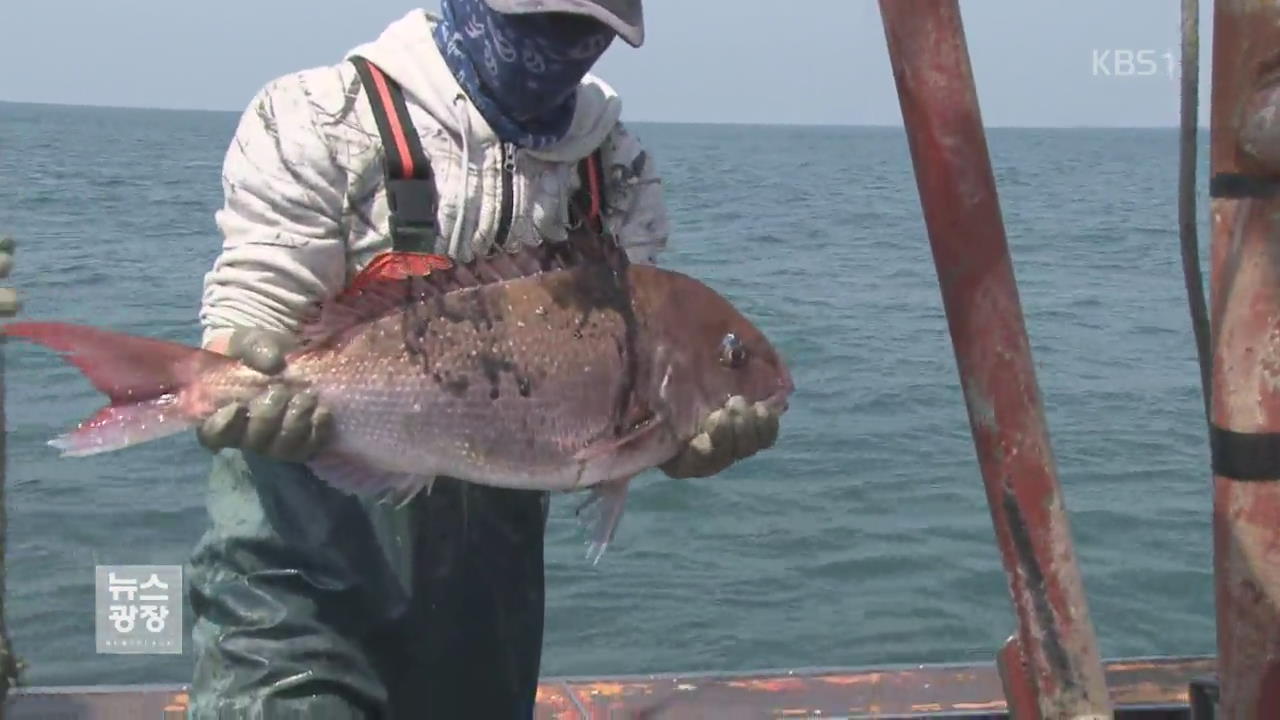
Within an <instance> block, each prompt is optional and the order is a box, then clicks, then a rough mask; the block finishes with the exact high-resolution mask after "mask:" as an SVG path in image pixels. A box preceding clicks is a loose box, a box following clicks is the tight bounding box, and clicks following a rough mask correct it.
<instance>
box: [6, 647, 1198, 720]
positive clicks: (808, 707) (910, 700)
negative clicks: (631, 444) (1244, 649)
mask: <svg viewBox="0 0 1280 720" xmlns="http://www.w3.org/2000/svg"><path fill="white" fill-rule="evenodd" d="M1105 666H1106V674H1107V683H1108V687H1109V689H1110V691H1111V697H1112V700H1113V702H1114V703H1115V708H1116V717H1117V718H1118V719H1119V720H1128V719H1131V720H1139V719H1140V720H1187V719H1188V718H1190V717H1191V713H1190V710H1189V702H1190V700H1189V687H1190V685H1191V683H1192V682H1193V681H1197V680H1202V679H1205V678H1211V677H1212V676H1213V674H1214V660H1213V658H1208V657H1169V658H1134V659H1123V660H1113V661H1110V662H1107V663H1106V664H1105ZM187 699H188V696H187V688H186V687H185V686H181V685H176V686H175V685H164V686H86V687H31V688H24V689H22V690H19V691H16V692H15V693H14V694H13V695H12V696H11V698H10V701H9V703H8V704H7V706H6V708H5V712H4V713H3V714H2V716H3V718H4V720H55V719H56V720H139V719H150V718H155V719H156V720H162V719H163V720H178V719H179V718H185V717H186V708H187ZM1006 716H1007V715H1006V712H1005V701H1004V692H1003V690H1002V689H1001V686H1000V677H999V675H998V674H997V671H996V666H995V664H994V663H991V664H978V665H918V666H898V667H884V668H824V669H806V670H775V671H763V672H757V673H742V674H725V673H703V674H687V675H633V676H617V677H601V678H548V679H546V680H545V681H544V682H543V683H542V685H541V687H540V688H539V690H538V711H537V715H536V717H537V718H538V719H539V720H579V719H581V720H596V719H597V718H600V719H604V718H610V719H613V718H641V717H643V718H815V719H816V718H822V719H824V720H826V719H830V718H923V717H930V718H938V717H945V718H964V719H972V720H977V719H979V718H983V719H986V718H1004V717H1006Z"/></svg>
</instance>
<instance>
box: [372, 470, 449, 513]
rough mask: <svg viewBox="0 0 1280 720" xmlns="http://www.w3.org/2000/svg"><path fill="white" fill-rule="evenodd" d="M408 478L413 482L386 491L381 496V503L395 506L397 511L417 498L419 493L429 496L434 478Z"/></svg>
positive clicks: (424, 476)
mask: <svg viewBox="0 0 1280 720" xmlns="http://www.w3.org/2000/svg"><path fill="white" fill-rule="evenodd" d="M409 477H412V478H414V482H407V483H404V484H402V485H397V486H395V487H393V488H392V489H390V490H388V491H387V492H386V494H385V495H383V496H382V502H384V503H390V504H392V505H394V506H395V509H397V510H399V509H400V508H402V507H404V506H405V505H408V504H409V503H411V502H413V499H414V498H415V497H417V496H418V494H419V493H422V494H425V495H430V494H431V487H432V486H433V485H435V482H436V479H435V477H434V476H430V475H412V476H409Z"/></svg>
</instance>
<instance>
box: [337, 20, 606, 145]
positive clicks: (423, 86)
mask: <svg viewBox="0 0 1280 720" xmlns="http://www.w3.org/2000/svg"><path fill="white" fill-rule="evenodd" d="M437 19H438V16H437V15H435V14H434V13H431V12H428V11H426V10H423V9H421V8H419V9H415V10H412V11H410V12H409V13H408V14H407V15H405V16H404V17H402V18H400V19H399V20H396V21H395V22H393V23H391V24H390V25H389V26H388V27H387V29H386V30H384V31H383V32H382V34H381V35H380V36H378V39H376V40H374V41H372V42H369V43H365V44H363V45H360V46H358V47H356V48H354V49H352V50H351V52H349V53H347V57H348V58H350V57H351V56H352V55H360V56H362V57H365V58H367V59H368V60H369V61H370V62H372V63H374V64H375V65H377V66H378V67H380V68H382V70H383V72H385V73H386V74H387V75H389V76H390V77H391V78H393V79H394V80H395V81H396V82H398V83H399V84H400V85H401V87H403V88H404V91H405V94H406V95H408V96H412V100H416V101H417V102H418V103H420V104H421V105H422V106H423V107H425V108H426V110H427V112H429V113H431V115H432V116H433V117H434V118H435V119H436V120H437V121H438V122H440V124H441V125H443V126H444V127H446V128H448V129H449V130H450V131H452V132H454V133H455V134H458V135H462V136H464V139H465V141H467V143H468V144H470V145H472V146H475V145H476V144H481V145H489V144H493V143H497V142H499V140H498V137H497V135H495V134H494V132H493V129H492V128H490V127H489V124H488V122H486V121H485V119H484V117H483V116H482V115H481V114H480V113H479V111H478V110H476V107H475V105H473V104H472V103H471V101H470V100H468V99H467V98H466V94H465V93H464V92H463V90H462V87H461V86H459V85H458V81H457V80H455V79H454V77H453V73H451V72H450V71H449V67H448V66H447V65H446V64H445V62H444V58H442V57H441V56H440V51H439V49H438V48H437V47H436V44H435V41H434V40H433V39H432V37H431V31H432V28H433V27H435V24H436V21H437ZM464 113H465V114H466V117H465V118H464V117H463V114H464ZM621 116H622V100H621V98H619V97H618V94H617V93H616V92H614V90H613V88H611V87H609V85H608V84H607V83H605V82H604V81H603V80H601V79H600V78H598V77H596V76H595V75H592V74H590V73H588V74H587V76H586V77H584V78H583V79H582V82H581V83H579V85H578V99H577V107H576V109H575V111H574V115H573V122H572V124H571V125H570V126H569V132H568V133H567V134H566V135H565V137H564V138H563V139H561V140H560V141H559V142H557V143H556V144H554V145H552V146H550V147H546V148H542V149H540V150H536V151H535V150H522V152H527V153H529V154H530V155H534V156H536V157H540V158H543V159H545V160H550V161H558V162H576V161H577V160H580V159H582V158H584V157H586V156H587V155H588V154H590V153H591V152H592V151H593V150H595V149H596V148H597V147H599V146H600V144H601V143H603V142H604V140H605V138H606V137H607V136H608V134H609V132H610V131H611V130H612V129H613V127H614V125H615V124H616V123H617V121H618V119H619V118H620V117H621Z"/></svg>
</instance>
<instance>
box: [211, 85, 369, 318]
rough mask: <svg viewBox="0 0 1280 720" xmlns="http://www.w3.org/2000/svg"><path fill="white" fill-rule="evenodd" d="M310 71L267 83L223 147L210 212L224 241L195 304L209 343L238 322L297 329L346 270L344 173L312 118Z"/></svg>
mask: <svg viewBox="0 0 1280 720" xmlns="http://www.w3.org/2000/svg"><path fill="white" fill-rule="evenodd" d="M311 78H314V75H311V76H309V75H308V74H306V73H298V74H294V75H288V76H285V77H282V78H279V79H277V80H275V81H273V82H272V83H270V84H268V85H267V86H266V87H264V88H263V89H262V90H261V91H260V92H259V93H258V94H257V95H256V96H255V97H254V99H253V101H252V102H251V103H250V105H249V107H248V108H247V109H246V110H245V112H244V114H243V115H242V117H241V119H240V123H239V126H238V128H237V129H236V133H235V136H234V137H233V139H232V140H231V144H230V147H229V148H228V150H227V153H226V157H225V160H224V164H223V171H222V188H223V194H224V198H225V200H224V205H223V207H222V208H221V209H220V210H219V211H218V212H217V213H216V215H215V220H216V222H217V226H218V229H219V231H220V232H221V234H222V237H223V241H222V250H221V253H220V254H219V255H218V257H217V259H216V260H215V261H214V264H213V268H212V269H211V271H210V272H208V273H207V274H206V275H205V280H204V292H203V297H202V303H201V308H200V321H201V324H202V325H203V326H204V340H205V342H206V343H207V342H208V341H209V340H210V338H211V336H213V335H214V334H216V333H217V332H218V331H219V330H221V329H225V328H231V327H236V326H251V327H261V328H267V329H273V330H287V331H291V332H296V331H297V329H298V324H299V319H300V317H301V315H302V313H303V312H304V311H305V310H307V309H308V307H309V306H310V305H311V304H312V303H314V302H317V301H320V300H323V299H325V298H327V297H329V296H331V295H332V294H334V293H335V292H337V291H338V289H339V288H340V286H341V283H342V282H343V279H344V278H345V274H346V251H345V242H344V241H343V235H342V231H341V226H342V211H343V205H344V198H345V194H346V184H347V175H346V172H345V171H344V170H343V169H342V168H340V167H339V166H338V163H337V162H336V160H335V153H333V152H332V151H331V150H330V149H329V147H328V145H327V143H326V135H325V133H324V132H322V129H321V128H320V127H319V126H318V124H317V122H316V118H315V110H314V104H313V99H314V98H313V97H312V93H313V92H315V91H316V90H317V88H313V87H308V81H309V79H311Z"/></svg>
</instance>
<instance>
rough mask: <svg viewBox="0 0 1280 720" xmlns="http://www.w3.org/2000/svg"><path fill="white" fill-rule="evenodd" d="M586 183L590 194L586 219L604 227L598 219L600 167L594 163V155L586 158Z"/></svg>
mask: <svg viewBox="0 0 1280 720" xmlns="http://www.w3.org/2000/svg"><path fill="white" fill-rule="evenodd" d="M587 183H588V188H589V190H590V192H591V211H590V212H589V213H587V219H588V220H590V221H591V222H593V223H596V224H597V225H598V226H599V227H604V222H603V220H601V218H600V166H599V164H597V162H596V154H595V153H591V154H590V155H588V156H587Z"/></svg>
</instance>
